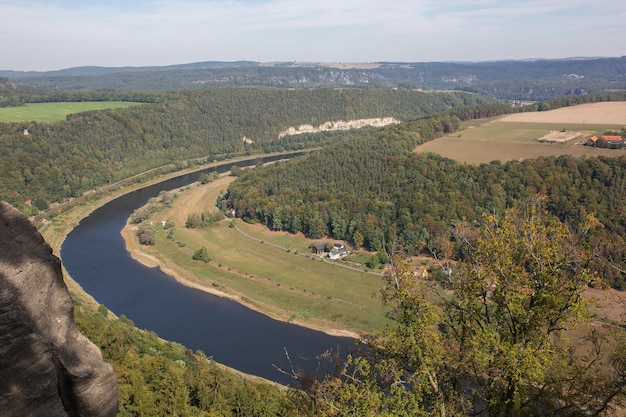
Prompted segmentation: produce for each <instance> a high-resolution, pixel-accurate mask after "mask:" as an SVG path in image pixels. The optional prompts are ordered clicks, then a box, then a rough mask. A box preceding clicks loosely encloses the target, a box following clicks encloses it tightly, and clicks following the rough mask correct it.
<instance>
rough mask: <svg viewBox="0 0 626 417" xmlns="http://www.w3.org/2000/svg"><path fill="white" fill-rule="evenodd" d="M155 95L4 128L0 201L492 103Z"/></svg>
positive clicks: (386, 93)
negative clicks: (328, 128) (294, 131)
mask: <svg viewBox="0 0 626 417" xmlns="http://www.w3.org/2000/svg"><path fill="white" fill-rule="evenodd" d="M60 95H61V96H63V94H61V93H60ZM150 97H153V98H154V99H155V101H159V102H158V103H151V104H145V105H141V106H133V107H131V108H127V109H116V110H103V111H91V112H85V113H80V114H74V115H69V116H68V117H67V120H66V121H62V122H56V123H37V122H21V123H2V124H0V198H2V199H3V200H6V201H8V202H10V203H12V204H14V205H16V206H19V204H20V203H22V202H24V201H26V200H28V199H42V200H44V201H47V202H54V201H61V200H63V199H64V198H68V197H76V196H80V195H81V194H82V193H83V192H84V191H87V190H90V189H94V188H97V187H99V186H102V185H105V184H108V183H111V182H115V181H117V180H121V179H124V178H127V177H129V176H131V175H134V174H137V173H139V172H142V171H145V170H148V169H151V168H155V167H158V166H162V165H167V164H173V163H176V164H179V165H181V164H183V162H182V161H185V160H188V159H190V158H203V160H204V161H212V160H213V159H216V158H221V157H224V156H225V155H232V154H237V153H239V154H242V153H246V152H272V151H282V150H292V149H300V148H305V147H313V146H319V145H322V144H324V143H326V142H328V141H334V140H336V138H335V137H334V136H333V135H326V136H312V135H294V136H287V137H283V138H282V139H279V137H278V136H279V132H281V131H283V130H285V129H286V128H288V127H290V126H298V125H300V124H305V123H307V124H312V125H316V126H317V125H319V124H322V123H324V122H326V121H329V120H330V121H335V120H351V119H359V118H373V117H388V116H393V117H396V118H398V119H410V118H415V117H418V116H421V115H424V114H428V113H433V112H438V111H442V110H444V109H446V108H449V107H456V106H464V105H470V104H476V103H482V102H489V101H491V99H488V98H487V99H486V98H485V97H481V96H479V95H476V94H471V93H463V92H457V93H433V94H427V93H422V92H418V91H408V90H399V91H395V90H391V89H375V90H374V89H372V90H369V89H350V90H332V89H319V90H294V91H291V90H265V89H252V88H249V89H216V90H209V91H197V92H184V93H178V94H168V95H165V94H162V95H158V96H155V95H152V96H150ZM118 99H119V97H118ZM157 99H158V100H157ZM25 130H26V131H27V134H25ZM244 138H246V140H244ZM181 166H182V165H181Z"/></svg>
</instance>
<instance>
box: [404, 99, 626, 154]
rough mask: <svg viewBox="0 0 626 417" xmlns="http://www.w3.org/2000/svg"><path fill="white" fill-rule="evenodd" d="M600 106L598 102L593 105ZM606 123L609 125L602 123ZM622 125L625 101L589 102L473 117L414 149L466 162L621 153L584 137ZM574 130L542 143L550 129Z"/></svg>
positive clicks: (623, 123)
mask: <svg viewBox="0 0 626 417" xmlns="http://www.w3.org/2000/svg"><path fill="white" fill-rule="evenodd" d="M595 105H601V106H595ZM605 122H611V123H605ZM625 125H626V103H622V102H619V103H593V105H583V106H572V107H567V108H563V109H557V110H552V111H546V112H536V113H520V114H513V115H507V116H500V117H497V118H493V119H486V120H472V121H469V122H465V123H464V124H463V130H462V131H460V132H456V133H454V134H451V135H448V136H444V137H441V138H438V139H435V140H433V141H430V142H427V143H425V144H423V145H421V146H419V147H417V149H416V152H434V153H438V154H440V155H442V156H445V157H447V158H451V159H454V160H457V161H459V162H463V163H468V164H480V163H489V162H491V161H494V160H500V161H502V162H505V161H510V160H520V159H529V158H536V157H539V156H559V155H572V156H575V157H581V156H594V155H595V156H597V155H605V156H620V155H626V150H624V149H620V150H615V149H599V148H592V147H589V146H583V143H585V142H586V140H587V138H588V137H590V136H592V135H594V134H595V135H599V134H602V133H603V132H604V131H606V130H609V129H612V130H617V131H620V130H621V128H622V127H623V126H625ZM562 130H566V131H569V132H572V133H574V135H573V138H572V139H571V140H569V141H567V142H565V143H541V142H539V141H538V139H540V138H542V137H543V136H545V135H547V134H549V133H550V132H554V131H562Z"/></svg>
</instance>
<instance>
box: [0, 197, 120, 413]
mask: <svg viewBox="0 0 626 417" xmlns="http://www.w3.org/2000/svg"><path fill="white" fill-rule="evenodd" d="M73 312H74V305H73V302H72V299H71V298H70V295H69V292H68V291H67V287H66V286H65V283H64V282H63V276H62V272H61V262H60V260H59V258H57V257H56V256H54V255H53V254H52V250H51V248H50V246H48V244H47V243H45V241H44V239H43V238H42V236H41V235H40V234H39V233H38V232H37V230H36V229H35V227H34V226H33V225H32V224H31V223H30V222H28V220H27V219H26V218H25V217H24V216H23V215H22V214H21V213H20V212H18V211H17V210H16V209H14V208H13V207H11V206H10V205H8V204H6V203H3V202H0V415H2V416H50V417H55V416H90V417H92V416H114V415H115V414H116V412H117V404H118V402H117V378H116V376H115V374H114V373H113V368H112V367H111V365H109V364H107V363H105V362H103V360H102V355H101V354H100V351H99V349H98V348H97V347H96V346H95V345H94V344H93V343H91V342H90V341H89V340H88V339H87V338H86V337H84V336H83V335H82V334H81V333H80V332H79V331H78V330H77V328H76V324H75V323H74V316H73Z"/></svg>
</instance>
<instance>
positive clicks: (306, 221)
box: [222, 117, 626, 288]
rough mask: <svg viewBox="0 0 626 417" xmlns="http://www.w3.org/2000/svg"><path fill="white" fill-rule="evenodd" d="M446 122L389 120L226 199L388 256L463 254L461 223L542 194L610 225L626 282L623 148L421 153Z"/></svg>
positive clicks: (241, 213) (255, 177) (619, 284)
mask: <svg viewBox="0 0 626 417" xmlns="http://www.w3.org/2000/svg"><path fill="white" fill-rule="evenodd" d="M446 123H448V121H447V120H446V119H442V120H438V119H437V118H436V117H433V118H429V119H423V120H418V121H415V122H411V123H404V124H402V125H397V126H392V127H386V128H383V129H381V130H378V131H375V132H371V133H369V134H366V135H359V136H353V137H351V138H349V139H346V140H344V141H342V142H340V143H336V144H332V145H329V146H327V147H325V148H324V149H322V150H320V151H318V152H315V153H312V154H310V155H307V156H305V157H303V158H301V159H299V160H297V161H291V162H288V163H283V164H277V165H275V166H271V167H267V168H264V169H261V170H255V171H252V172H246V173H245V174H244V175H242V176H241V177H240V178H239V179H238V180H237V181H236V182H234V183H233V184H231V185H230V186H229V189H228V192H227V194H226V195H225V196H224V198H223V200H222V204H223V205H225V206H228V207H232V208H234V209H235V212H236V213H237V216H238V217H241V218H243V219H244V220H246V221H259V222H261V223H263V224H265V225H267V226H268V227H270V228H273V229H275V230H286V231H289V232H291V233H297V232H303V233H304V234H306V235H307V236H309V237H311V238H321V237H323V236H326V235H328V236H332V237H333V238H336V239H339V240H345V241H348V242H351V243H352V244H353V245H355V246H356V247H365V248H367V249H369V250H373V251H376V252H378V253H379V258H380V260H381V261H382V262H384V260H385V259H386V254H387V253H392V252H394V251H395V250H396V249H399V248H402V250H403V251H406V252H408V253H409V254H420V253H423V252H425V253H427V254H431V255H435V256H436V257H438V258H440V259H445V258H455V259H462V258H463V257H464V253H463V252H462V250H461V248H460V246H459V241H458V240H457V238H456V237H455V236H456V235H457V234H458V233H459V230H461V229H463V228H467V229H469V230H471V229H473V228H475V227H477V225H479V224H480V223H481V221H482V220H481V216H482V214H483V213H495V214H501V213H504V211H505V209H507V208H510V207H516V206H518V205H519V204H522V203H523V202H524V201H526V200H528V199H529V198H531V197H532V196H534V195H535V194H542V195H546V196H547V198H548V203H547V208H548V209H549V211H550V212H551V213H552V214H554V215H555V216H557V217H558V218H559V219H560V220H561V221H563V222H566V223H567V224H570V225H577V224H580V223H582V222H584V219H585V218H586V216H587V215H588V214H590V213H594V214H595V215H596V216H597V217H598V219H599V220H600V222H601V223H602V224H603V225H604V227H605V229H604V232H603V233H604V236H603V239H604V240H601V241H598V242H597V244H598V245H600V246H601V247H602V256H601V257H599V258H598V259H596V260H594V268H596V270H597V271H598V272H599V274H600V275H601V276H602V277H603V278H604V279H605V280H606V281H607V282H609V283H610V284H611V285H613V286H615V287H616V288H624V285H625V282H626V281H625V277H624V274H623V273H622V272H621V271H623V270H624V269H626V268H624V266H625V265H623V264H622V263H621V261H619V260H622V259H625V258H624V255H626V254H625V253H624V239H625V238H626V223H625V222H624V219H625V218H626V213H624V211H623V210H624V208H623V204H622V201H623V198H624V196H625V195H626V171H624V170H623V168H622V167H623V166H624V164H625V163H626V162H625V159H624V156H623V155H622V156H621V157H615V158H610V157H588V158H580V159H578V158H574V157H570V156H559V157H539V158H536V159H527V160H523V161H520V160H512V161H508V162H499V161H494V162H492V163H489V164H480V165H475V166H474V165H466V164H459V163H456V162H455V161H453V160H451V159H447V158H443V157H441V156H438V155H435V154H429V153H420V154H415V153H413V152H412V151H413V149H414V148H415V147H416V146H417V145H418V144H421V143H424V142H425V141H428V140H430V139H433V138H434V137H436V136H439V135H438V133H437V132H440V131H442V132H445V131H446V130H447V129H448V130H450V131H452V132H454V130H455V127H454V124H453V123H450V124H449V125H447V126H448V127H445V126H446ZM304 202H306V203H304ZM607 259H611V260H612V261H611V262H607V261H606V260H607ZM613 263H616V264H615V265H614V264H613ZM614 266H617V268H614Z"/></svg>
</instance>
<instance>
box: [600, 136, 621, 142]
mask: <svg viewBox="0 0 626 417" xmlns="http://www.w3.org/2000/svg"><path fill="white" fill-rule="evenodd" d="M602 139H604V140H607V141H609V142H612V141H621V140H622V137H621V136H611V135H602Z"/></svg>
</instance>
